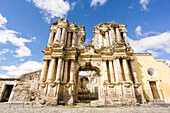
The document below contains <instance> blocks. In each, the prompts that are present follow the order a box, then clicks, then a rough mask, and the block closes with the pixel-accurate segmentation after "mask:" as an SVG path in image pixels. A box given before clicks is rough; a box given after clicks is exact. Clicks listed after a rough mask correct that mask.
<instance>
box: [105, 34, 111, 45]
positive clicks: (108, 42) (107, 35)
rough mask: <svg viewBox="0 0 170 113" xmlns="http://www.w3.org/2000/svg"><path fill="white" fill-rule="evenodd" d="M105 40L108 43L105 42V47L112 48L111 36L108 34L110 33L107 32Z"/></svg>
mask: <svg viewBox="0 0 170 113" xmlns="http://www.w3.org/2000/svg"><path fill="white" fill-rule="evenodd" d="M105 39H106V41H105V43H106V44H105V46H106V47H109V46H110V39H109V34H108V32H106V33H105Z"/></svg>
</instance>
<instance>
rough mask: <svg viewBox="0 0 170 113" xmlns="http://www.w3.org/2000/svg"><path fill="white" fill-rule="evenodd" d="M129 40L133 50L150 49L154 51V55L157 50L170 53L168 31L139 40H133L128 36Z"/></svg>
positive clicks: (144, 50)
mask: <svg viewBox="0 0 170 113" xmlns="http://www.w3.org/2000/svg"><path fill="white" fill-rule="evenodd" d="M129 42H130V44H131V46H132V48H133V49H134V51H135V52H147V51H150V52H152V53H154V54H155V56H157V55H158V51H159V50H162V51H164V52H166V53H170V31H167V32H164V33H161V34H159V35H156V36H150V37H146V38H142V39H140V40H133V39H130V38H129Z"/></svg>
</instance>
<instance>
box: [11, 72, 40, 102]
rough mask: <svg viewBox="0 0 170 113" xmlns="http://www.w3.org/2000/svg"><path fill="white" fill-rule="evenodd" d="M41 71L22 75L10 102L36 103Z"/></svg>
mask: <svg viewBox="0 0 170 113" xmlns="http://www.w3.org/2000/svg"><path fill="white" fill-rule="evenodd" d="M40 73H41V70H38V71H35V72H31V73H26V74H23V75H21V77H20V81H18V82H17V83H16V85H15V87H14V88H13V90H12V93H11V98H10V99H9V101H10V102H15V103H16V102H17V103H22V102H29V101H35V100H36V97H37V94H38V81H39V78H40Z"/></svg>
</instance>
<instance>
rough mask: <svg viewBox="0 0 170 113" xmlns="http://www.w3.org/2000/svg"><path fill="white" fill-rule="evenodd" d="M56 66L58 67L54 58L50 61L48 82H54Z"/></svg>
mask: <svg viewBox="0 0 170 113" xmlns="http://www.w3.org/2000/svg"><path fill="white" fill-rule="evenodd" d="M55 66H56V59H55V58H52V60H51V61H50V66H49V70H48V76H47V82H53V81H54V74H55V73H54V72H55Z"/></svg>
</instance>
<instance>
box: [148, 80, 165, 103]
mask: <svg viewBox="0 0 170 113" xmlns="http://www.w3.org/2000/svg"><path fill="white" fill-rule="evenodd" d="M157 81H158V80H152V81H151V80H150V81H149V87H150V89H151V86H150V82H155V84H156V88H157V90H158V93H159V97H160V100H164V99H163V96H162V93H161V92H160V90H159V86H158V83H157ZM151 92H152V89H151ZM152 95H153V92H152ZM153 99H154V97H153Z"/></svg>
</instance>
